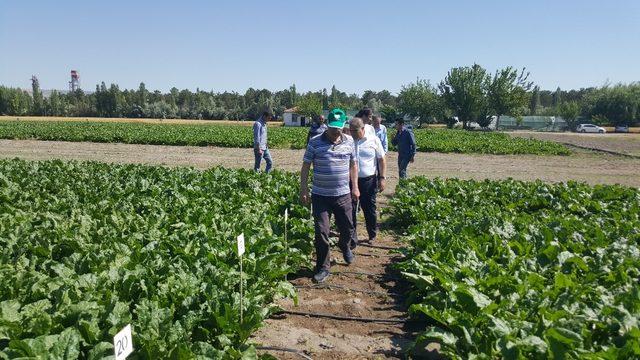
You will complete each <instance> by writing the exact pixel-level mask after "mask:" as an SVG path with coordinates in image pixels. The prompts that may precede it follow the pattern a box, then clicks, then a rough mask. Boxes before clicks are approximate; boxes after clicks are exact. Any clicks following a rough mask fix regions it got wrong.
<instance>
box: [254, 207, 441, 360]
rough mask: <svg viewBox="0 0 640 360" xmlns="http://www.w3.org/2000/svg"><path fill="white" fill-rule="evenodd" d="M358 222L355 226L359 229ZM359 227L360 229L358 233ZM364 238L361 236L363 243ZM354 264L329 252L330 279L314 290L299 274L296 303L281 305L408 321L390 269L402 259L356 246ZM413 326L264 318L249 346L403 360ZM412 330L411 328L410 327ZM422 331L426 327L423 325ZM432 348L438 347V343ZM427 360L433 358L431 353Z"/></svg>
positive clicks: (383, 240) (387, 242)
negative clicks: (349, 264)
mask: <svg viewBox="0 0 640 360" xmlns="http://www.w3.org/2000/svg"><path fill="white" fill-rule="evenodd" d="M362 223H363V222H362V219H359V224H362ZM362 228H363V226H359V230H360V229H362ZM363 234H364V233H360V236H361V238H362V236H363ZM375 245H377V246H385V247H394V248H397V247H399V246H400V245H401V244H400V243H399V242H398V241H397V240H396V239H394V237H393V236H391V235H387V234H384V235H383V236H380V237H379V239H378V242H376V244H375ZM355 254H356V261H355V263H353V264H352V265H351V266H347V265H346V263H344V261H343V260H342V255H341V253H340V251H339V250H337V249H336V247H335V246H334V248H333V249H332V252H331V257H332V267H331V276H330V277H329V279H328V280H327V281H326V282H325V283H324V284H322V285H314V284H313V283H312V281H311V279H310V276H312V274H313V273H312V272H311V271H305V272H301V273H300V274H298V276H296V278H294V279H292V280H291V282H292V283H293V284H294V285H295V286H296V287H298V294H299V304H298V306H295V305H294V303H293V301H292V300H283V301H281V302H280V303H279V305H280V306H281V307H282V308H283V309H285V310H289V311H296V312H303V313H316V314H318V313H319V314H330V315H338V316H343V317H351V318H360V319H361V318H369V319H384V320H402V319H404V318H406V317H407V312H406V310H407V309H406V307H405V305H404V303H403V301H404V300H405V299H406V296H404V295H400V294H404V293H405V292H406V289H405V288H403V286H405V285H404V283H403V282H401V281H400V280H399V279H400V278H399V277H400V275H399V274H398V273H397V272H396V271H395V270H394V269H393V268H392V264H393V263H394V262H397V261H399V260H400V259H401V255H399V254H396V253H393V252H392V251H390V250H387V249H378V248H372V247H364V246H359V247H358V248H357V249H356V250H355ZM411 326H412V325H411V324H410V323H409V324H403V323H397V324H394V323H377V322H363V321H359V320H336V319H327V318H318V317H312V316H304V315H285V316H281V315H278V316H276V317H274V318H272V319H268V320H267V321H266V324H265V325H264V327H263V328H261V329H260V330H258V332H257V333H256V334H254V336H253V338H252V341H253V342H255V343H257V344H260V345H262V346H267V347H275V348H285V349H290V350H296V351H299V352H301V353H303V354H304V355H306V356H308V357H310V358H313V359H386V358H404V357H405V356H404V352H405V351H406V350H407V348H408V347H409V346H410V343H411V341H412V340H414V339H415V337H416V333H415V330H416V329H415V328H411ZM413 326H414V327H415V325H413ZM423 327H424V325H423ZM432 346H434V347H437V345H436V344H433V345H432ZM430 350H431V351H432V352H431V353H429V355H431V356H430V357H431V358H437V356H436V355H437V353H436V349H435V348H431V349H430ZM261 352H268V353H270V354H272V355H274V356H276V357H277V358H278V359H301V358H302V357H301V356H300V355H298V354H296V353H292V352H284V351H273V350H270V351H261Z"/></svg>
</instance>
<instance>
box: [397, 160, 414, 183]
mask: <svg viewBox="0 0 640 360" xmlns="http://www.w3.org/2000/svg"><path fill="white" fill-rule="evenodd" d="M410 162H411V158H409V157H408V156H398V177H399V178H400V179H406V178H407V166H409V163H410Z"/></svg>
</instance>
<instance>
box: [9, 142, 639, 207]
mask: <svg viewBox="0 0 640 360" xmlns="http://www.w3.org/2000/svg"><path fill="white" fill-rule="evenodd" d="M271 154H272V157H273V159H274V164H275V168H277V169H282V170H286V171H299V170H300V165H301V161H302V155H303V150H287V149H273V150H271ZM14 157H17V158H21V159H27V160H48V159H65V160H92V161H102V162H113V163H139V164H152V165H166V166H193V167H196V168H201V169H204V168H209V167H212V166H216V165H220V166H225V167H233V168H252V167H253V153H252V150H251V149H236V148H217V147H190V146H161V145H131V144H113V143H88V142H64V141H38V140H0V158H14ZM388 163H389V171H388V178H389V180H388V188H389V190H390V191H386V192H385V193H386V194H387V195H389V194H391V193H392V190H393V189H394V188H395V185H396V184H397V182H398V173H397V165H396V164H397V154H396V153H395V152H390V153H389V155H388ZM263 166H264V165H263ZM413 175H425V176H428V177H430V178H435V177H441V178H461V179H476V180H482V179H504V178H508V177H511V178H514V179H519V180H535V179H540V180H543V181H549V182H560V181H567V180H577V181H584V182H587V183H589V184H615V183H619V184H623V185H628V186H634V187H640V159H633V158H625V157H622V156H615V155H608V154H601V153H594V152H589V151H582V150H576V151H575V153H574V154H573V155H571V156H536V155H478V154H440V153H418V154H417V155H416V161H415V163H413V164H410V165H409V176H413Z"/></svg>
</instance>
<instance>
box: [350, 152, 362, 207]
mask: <svg viewBox="0 0 640 360" xmlns="http://www.w3.org/2000/svg"><path fill="white" fill-rule="evenodd" d="M349 180H351V196H352V197H353V198H354V199H357V198H359V197H360V189H358V164H357V163H356V162H355V161H354V160H351V162H350V163H349Z"/></svg>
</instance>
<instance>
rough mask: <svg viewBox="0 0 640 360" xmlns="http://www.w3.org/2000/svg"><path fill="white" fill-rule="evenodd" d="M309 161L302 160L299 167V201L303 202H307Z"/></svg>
mask: <svg viewBox="0 0 640 360" xmlns="http://www.w3.org/2000/svg"><path fill="white" fill-rule="evenodd" d="M310 168H311V163H308V162H303V163H302V169H300V202H301V203H303V204H305V205H306V204H308V203H309V184H308V183H309V169H310Z"/></svg>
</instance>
